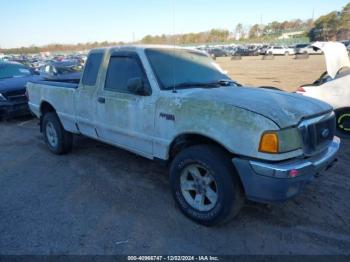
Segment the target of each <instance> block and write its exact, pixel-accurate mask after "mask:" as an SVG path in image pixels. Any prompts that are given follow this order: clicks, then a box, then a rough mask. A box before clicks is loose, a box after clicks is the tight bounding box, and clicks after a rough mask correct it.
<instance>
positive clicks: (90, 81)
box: [82, 53, 103, 86]
mask: <svg viewBox="0 0 350 262" xmlns="http://www.w3.org/2000/svg"><path fill="white" fill-rule="evenodd" d="M102 58H103V53H95V54H90V55H89V58H88V60H87V62H86V67H85V70H84V75H83V79H82V84H83V85H87V86H94V85H95V84H96V80H97V75H98V71H99V69H100V66H101V63H102Z"/></svg>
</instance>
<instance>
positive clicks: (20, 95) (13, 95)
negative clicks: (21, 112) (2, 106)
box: [5, 90, 27, 103]
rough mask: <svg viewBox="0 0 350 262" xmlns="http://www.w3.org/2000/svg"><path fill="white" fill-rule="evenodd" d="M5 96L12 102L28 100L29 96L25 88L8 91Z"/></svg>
mask: <svg viewBox="0 0 350 262" xmlns="http://www.w3.org/2000/svg"><path fill="white" fill-rule="evenodd" d="M5 97H6V99H7V100H8V101H10V102H16V103H17V102H18V103H20V102H27V97H26V95H25V90H16V91H9V92H6V94H5Z"/></svg>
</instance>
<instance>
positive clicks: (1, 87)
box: [0, 76, 38, 94]
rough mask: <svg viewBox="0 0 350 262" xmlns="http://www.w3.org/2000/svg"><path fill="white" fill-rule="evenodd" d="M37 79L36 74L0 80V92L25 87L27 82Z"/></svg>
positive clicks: (4, 92)
mask: <svg viewBox="0 0 350 262" xmlns="http://www.w3.org/2000/svg"><path fill="white" fill-rule="evenodd" d="M35 80H38V76H28V77H15V78H6V79H1V80H0V93H3V94H6V93H7V92H9V91H15V90H21V89H26V84H27V82H30V81H35Z"/></svg>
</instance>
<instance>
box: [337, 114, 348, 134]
mask: <svg viewBox="0 0 350 262" xmlns="http://www.w3.org/2000/svg"><path fill="white" fill-rule="evenodd" d="M337 125H338V129H339V130H340V131H342V132H343V133H345V134H350V113H345V114H341V115H340V116H339V118H338V121H337Z"/></svg>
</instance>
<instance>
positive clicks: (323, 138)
mask: <svg viewBox="0 0 350 262" xmlns="http://www.w3.org/2000/svg"><path fill="white" fill-rule="evenodd" d="M335 125H336V120H335V115H334V113H332V114H328V115H325V116H322V117H318V118H315V119H311V120H306V121H304V122H303V123H302V124H301V125H300V126H299V130H300V132H301V135H302V139H303V150H304V154H305V155H307V156H310V155H315V154H317V153H320V152H322V151H324V150H325V149H327V147H328V146H329V144H330V143H331V142H332V141H333V138H334V135H335Z"/></svg>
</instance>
